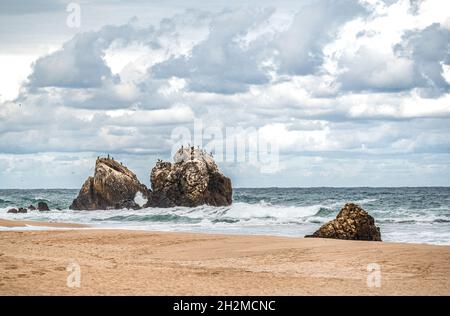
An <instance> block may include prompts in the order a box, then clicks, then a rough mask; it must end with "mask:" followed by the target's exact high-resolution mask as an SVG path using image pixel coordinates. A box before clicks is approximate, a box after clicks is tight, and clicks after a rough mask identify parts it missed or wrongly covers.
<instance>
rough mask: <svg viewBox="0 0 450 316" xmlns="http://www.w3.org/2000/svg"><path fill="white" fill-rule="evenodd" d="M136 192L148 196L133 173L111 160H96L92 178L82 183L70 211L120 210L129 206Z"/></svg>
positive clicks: (146, 190)
mask: <svg viewBox="0 0 450 316" xmlns="http://www.w3.org/2000/svg"><path fill="white" fill-rule="evenodd" d="M138 192H141V194H142V195H143V196H144V197H147V196H148V195H149V190H148V189H147V187H146V186H145V185H143V184H142V183H140V182H139V180H138V179H137V177H136V175H135V174H134V173H133V172H131V171H130V170H129V169H128V168H127V167H125V166H124V165H122V164H121V163H120V162H117V161H115V160H114V159H112V158H109V157H108V158H98V159H97V161H96V163H95V172H94V176H93V177H89V178H87V180H86V181H85V182H84V184H83V186H82V188H81V190H80V192H79V194H78V196H77V198H76V199H75V200H73V202H72V205H71V206H70V209H73V210H99V209H110V208H121V207H123V206H125V205H130V204H131V201H134V198H135V196H136V193H138ZM133 205H134V206H135V204H133Z"/></svg>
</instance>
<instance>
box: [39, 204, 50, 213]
mask: <svg viewBox="0 0 450 316" xmlns="http://www.w3.org/2000/svg"><path fill="white" fill-rule="evenodd" d="M37 209H38V210H39V211H40V212H46V211H50V209H49V208H48V205H47V203H45V202H39V203H38V207H37Z"/></svg>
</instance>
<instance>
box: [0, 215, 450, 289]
mask: <svg viewBox="0 0 450 316" xmlns="http://www.w3.org/2000/svg"><path fill="white" fill-rule="evenodd" d="M1 223H4V222H3V221H2V222H1ZM72 262H75V263H77V264H78V265H79V266H80V270H81V286H80V288H69V287H67V277H68V276H69V274H70V272H67V271H66V268H67V267H68V265H69V264H70V263H72ZM371 263H376V264H378V265H380V267H381V287H380V288H376V287H375V288H370V287H368V286H367V276H368V273H369V272H368V271H367V266H368V265H369V264H371ZM0 294H2V295H28V294H33V295H56V294H62V295H80V294H83V295H94V294H101V295H110V294H119V295H121V294H127V295H317V294H321V295H339V294H342V295H361V294H362V295H380V294H387V295H413V294H437V295H450V247H448V246H431V245H417V244H401V243H385V242H364V241H342V240H329V239H303V238H283V237H267V236H232V235H212V234H190V233H159V232H158V233H157V232H141V231H126V230H94V229H77V230H54V231H2V232H0Z"/></svg>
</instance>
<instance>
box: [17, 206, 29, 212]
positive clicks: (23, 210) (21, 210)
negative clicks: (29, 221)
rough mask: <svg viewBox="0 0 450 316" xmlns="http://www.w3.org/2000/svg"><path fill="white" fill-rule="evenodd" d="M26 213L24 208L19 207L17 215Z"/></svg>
mask: <svg viewBox="0 0 450 316" xmlns="http://www.w3.org/2000/svg"><path fill="white" fill-rule="evenodd" d="M26 212H28V211H27V209H26V208H23V207H19V209H18V210H17V213H26Z"/></svg>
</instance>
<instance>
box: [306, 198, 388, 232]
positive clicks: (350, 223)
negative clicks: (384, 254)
mask: <svg viewBox="0 0 450 316" xmlns="http://www.w3.org/2000/svg"><path fill="white" fill-rule="evenodd" d="M305 237H318V238H334V239H352V240H373V241H381V234H380V228H379V227H377V226H375V220H374V219H373V217H372V216H370V215H369V213H367V212H366V211H364V210H363V209H362V208H361V207H359V206H358V205H356V204H353V203H349V204H345V206H344V207H343V208H342V210H341V211H340V212H339V214H338V215H337V216H336V219H334V220H332V221H330V222H328V223H326V224H324V225H323V226H322V227H320V228H319V229H318V230H317V231H316V232H315V233H314V234H312V235H307V236H305Z"/></svg>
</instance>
